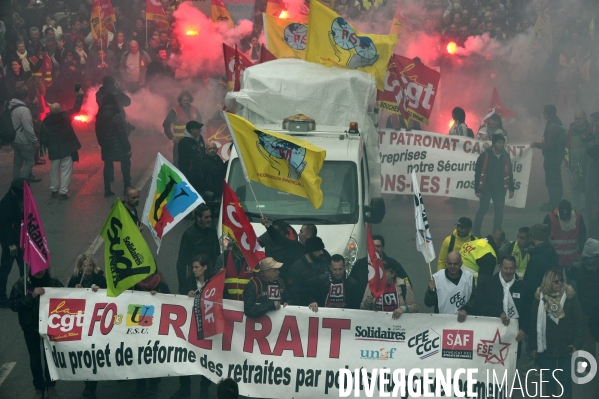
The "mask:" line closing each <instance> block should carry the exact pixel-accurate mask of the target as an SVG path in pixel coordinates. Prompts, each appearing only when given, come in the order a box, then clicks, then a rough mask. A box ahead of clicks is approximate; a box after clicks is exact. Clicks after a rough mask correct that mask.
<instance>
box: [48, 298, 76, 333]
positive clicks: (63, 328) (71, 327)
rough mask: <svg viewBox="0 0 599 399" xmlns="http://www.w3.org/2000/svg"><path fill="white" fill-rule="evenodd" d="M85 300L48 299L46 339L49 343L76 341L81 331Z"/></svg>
mask: <svg viewBox="0 0 599 399" xmlns="http://www.w3.org/2000/svg"><path fill="white" fill-rule="evenodd" d="M84 314H85V299H62V298H52V299H50V308H49V311H48V329H47V334H48V338H49V339H50V340H51V341H78V340H80V339H81V332H82V331H83V317H84Z"/></svg>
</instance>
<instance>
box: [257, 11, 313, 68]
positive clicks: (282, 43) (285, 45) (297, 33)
mask: <svg viewBox="0 0 599 399" xmlns="http://www.w3.org/2000/svg"><path fill="white" fill-rule="evenodd" d="M262 16H263V17H264V41H265V42H266V48H267V49H268V51H270V52H271V53H272V54H273V55H274V56H275V57H277V58H299V59H301V60H305V59H306V40H307V36H308V27H307V26H306V25H304V24H300V23H299V22H294V21H290V20H288V19H281V18H277V17H274V16H272V15H268V14H266V13H263V14H262Z"/></svg>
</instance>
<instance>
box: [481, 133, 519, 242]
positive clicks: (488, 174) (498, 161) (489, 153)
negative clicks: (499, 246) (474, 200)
mask: <svg viewBox="0 0 599 399" xmlns="http://www.w3.org/2000/svg"><path fill="white" fill-rule="evenodd" d="M492 142H493V145H492V146H491V147H490V148H488V149H487V150H486V151H485V152H483V153H482V154H480V156H479V157H478V159H477V160H476V167H475V171H474V193H475V194H476V196H477V197H478V198H480V206H479V208H478V211H477V212H476V216H475V217H474V226H473V229H472V231H473V232H474V235H476V236H479V237H480V231H481V227H482V224H483V219H484V217H485V214H486V213H487V211H488V210H489V203H490V202H491V200H493V207H494V209H495V217H494V219H493V230H501V224H502V223H503V208H504V207H505V194H506V192H507V191H509V198H510V199H511V198H513V197H514V176H513V174H512V160H511V158H510V155H509V154H508V153H507V151H506V150H505V149H504V146H505V137H503V136H502V135H501V134H494V135H493V138H492Z"/></svg>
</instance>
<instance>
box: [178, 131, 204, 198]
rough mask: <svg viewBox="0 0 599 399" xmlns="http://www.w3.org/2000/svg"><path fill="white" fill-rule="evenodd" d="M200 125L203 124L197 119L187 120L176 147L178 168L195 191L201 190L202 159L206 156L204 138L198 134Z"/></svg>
mask: <svg viewBox="0 0 599 399" xmlns="http://www.w3.org/2000/svg"><path fill="white" fill-rule="evenodd" d="M202 126H204V125H203V124H201V123H200V122H197V121H190V122H187V124H186V125H185V132H184V133H183V138H182V139H181V140H180V141H179V147H178V151H179V170H180V171H181V172H183V174H184V175H185V177H187V180H189V183H190V184H191V185H192V186H193V188H195V189H196V191H197V192H200V191H201V183H202V159H203V158H204V157H205V156H206V153H205V150H204V148H205V146H204V139H203V138H202V136H201V135H200V132H201V131H202Z"/></svg>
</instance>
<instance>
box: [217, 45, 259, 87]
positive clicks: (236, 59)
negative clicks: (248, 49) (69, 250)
mask: <svg viewBox="0 0 599 399" xmlns="http://www.w3.org/2000/svg"><path fill="white" fill-rule="evenodd" d="M223 54H224V56H225V72H226V74H227V85H228V86H229V89H234V91H239V87H238V86H240V83H241V82H240V80H241V73H242V72H243V71H244V70H245V69H246V68H249V67H251V66H252V65H254V63H253V62H252V61H250V60H248V59H247V57H246V56H245V55H243V54H242V53H240V52H239V50H237V46H235V48H233V47H231V46H227V45H226V44H224V43H223ZM236 87H237V89H235V88H236Z"/></svg>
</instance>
